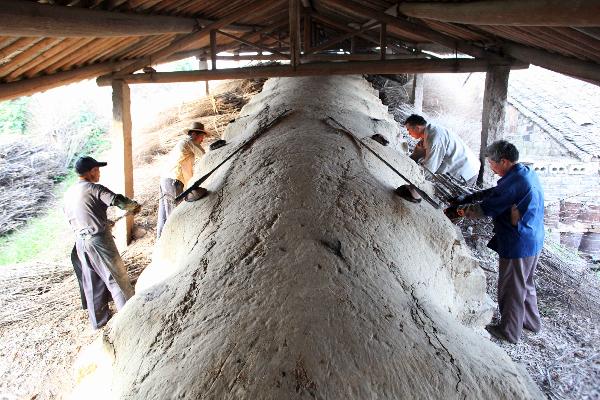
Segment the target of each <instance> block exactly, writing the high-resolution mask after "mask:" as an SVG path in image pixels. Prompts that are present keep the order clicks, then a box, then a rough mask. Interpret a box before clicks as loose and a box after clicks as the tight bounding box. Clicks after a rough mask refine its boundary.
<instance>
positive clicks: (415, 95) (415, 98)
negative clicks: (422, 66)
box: [410, 74, 425, 114]
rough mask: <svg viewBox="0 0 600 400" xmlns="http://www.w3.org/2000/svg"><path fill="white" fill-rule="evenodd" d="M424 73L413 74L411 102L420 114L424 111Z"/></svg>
mask: <svg viewBox="0 0 600 400" xmlns="http://www.w3.org/2000/svg"><path fill="white" fill-rule="evenodd" d="M424 78H425V77H424V75H423V74H414V75H413V86H412V91H411V93H410V102H411V103H412V105H413V106H414V108H415V113H417V114H420V113H421V112H423V80H424Z"/></svg>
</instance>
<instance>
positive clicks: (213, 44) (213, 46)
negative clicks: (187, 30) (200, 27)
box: [210, 29, 217, 71]
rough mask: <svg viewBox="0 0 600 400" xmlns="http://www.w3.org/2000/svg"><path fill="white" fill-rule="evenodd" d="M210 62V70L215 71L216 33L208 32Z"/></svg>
mask: <svg viewBox="0 0 600 400" xmlns="http://www.w3.org/2000/svg"><path fill="white" fill-rule="evenodd" d="M210 62H211V69H212V70H213V71H215V70H216V69H217V31H216V30H214V29H213V30H212V31H210Z"/></svg>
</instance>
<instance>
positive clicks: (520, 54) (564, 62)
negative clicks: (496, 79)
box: [502, 43, 600, 82]
mask: <svg viewBox="0 0 600 400" xmlns="http://www.w3.org/2000/svg"><path fill="white" fill-rule="evenodd" d="M502 50H503V51H504V53H505V54H508V55H510V56H511V57H514V58H515V59H517V60H521V61H524V62H527V63H530V64H534V65H538V66H540V67H543V68H547V69H549V70H552V71H556V72H560V73H561V74H566V75H571V76H574V77H577V78H581V79H585V80H590V81H594V82H600V64H597V63H594V62H590V61H583V60H580V59H577V58H572V57H565V56H561V55H559V54H553V53H549V52H547V51H545V50H540V49H535V48H533V47H528V46H522V45H520V44H516V43H506V44H504V45H502Z"/></svg>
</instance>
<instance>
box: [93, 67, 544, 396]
mask: <svg viewBox="0 0 600 400" xmlns="http://www.w3.org/2000/svg"><path fill="white" fill-rule="evenodd" d="M316 94H317V95H316ZM267 105H268V107H266V106H267ZM286 109H291V110H293V112H292V113H291V114H290V115H289V116H288V117H286V118H285V119H284V120H282V121H281V122H280V123H279V124H277V125H275V126H273V127H272V128H271V129H270V130H269V131H267V132H265V133H264V135H262V136H260V137H259V139H257V140H256V141H255V142H254V143H253V144H252V146H251V147H249V148H248V149H246V150H244V151H242V152H240V153H238V155H237V156H236V157H235V158H234V159H233V160H232V162H231V163H227V164H225V165H223V167H222V168H220V169H219V170H217V171H216V172H215V173H214V174H213V175H212V176H211V178H210V179H208V180H207V181H206V182H205V183H206V188H207V189H208V191H209V196H208V197H207V198H204V199H202V200H200V201H197V202H193V203H182V204H181V205H180V206H178V207H177V208H176V210H175V212H174V213H173V215H172V216H171V217H170V220H169V222H168V223H167V225H166V226H165V230H164V231H163V235H162V236H161V239H160V241H159V243H158V245H157V248H156V250H155V253H154V258H153V262H152V264H151V265H150V266H149V267H148V268H146V270H145V271H144V272H143V273H142V275H141V276H140V279H139V280H138V284H137V286H136V291H137V294H136V296H134V297H133V298H132V299H131V300H130V301H129V302H128V303H127V305H126V307H124V309H123V310H121V311H120V312H119V313H118V314H117V315H116V317H115V318H114V319H113V322H112V326H111V328H110V330H109V331H108V335H109V339H110V342H111V343H112V347H113V349H114V363H113V366H112V369H113V370H112V376H113V379H112V382H110V383H111V388H112V393H113V394H114V397H116V398H122V399H144V400H146V399H165V398H185V399H197V398H206V399H309V398H318V399H371V398H380V399H393V398H415V399H430V398H448V399H461V398H465V397H468V398H474V399H475V398H504V399H534V398H540V393H539V391H537V390H536V388H535V387H534V386H532V385H531V384H530V383H531V381H530V378H529V377H528V376H527V375H524V374H523V373H522V372H521V369H519V367H518V366H516V365H515V364H513V363H512V362H511V361H510V359H509V358H508V356H507V355H506V354H505V353H504V352H503V351H502V350H501V349H499V348H498V347H497V346H495V345H494V344H493V343H492V342H491V341H489V340H488V339H487V338H486V337H485V333H484V331H483V326H484V324H485V323H487V322H489V318H490V317H491V311H492V303H491V301H490V299H489V298H488V297H487V296H486V294H485V277H484V275H483V273H482V272H481V271H480V269H479V268H478V266H477V264H476V262H475V261H474V260H473V258H472V257H471V256H470V254H469V252H468V250H467V248H466V246H465V245H464V243H463V242H462V240H461V238H460V237H457V232H456V230H455V229H454V227H453V226H452V224H451V223H450V222H449V221H448V220H447V219H446V218H445V217H444V215H443V213H442V212H441V211H439V210H435V209H433V208H432V207H431V206H430V205H429V204H427V203H426V202H421V203H420V204H413V203H410V204H408V203H406V202H404V201H402V200H401V199H400V198H398V197H397V196H396V195H394V192H393V190H394V188H396V187H397V186H399V185H401V184H403V183H404V182H403V181H402V179H400V178H399V177H398V176H397V175H396V174H394V173H393V172H392V171H391V170H390V169H388V168H387V167H386V166H385V165H383V164H382V163H381V161H379V160H378V159H376V158H375V157H374V156H373V155H371V154H370V153H368V152H364V151H360V150H359V149H357V148H356V147H355V145H353V144H352V143H351V141H349V138H348V137H347V136H346V135H342V134H338V133H336V132H335V130H333V129H331V127H329V126H327V125H325V124H323V122H322V120H323V119H325V118H326V117H327V116H331V117H333V118H335V120H336V121H339V122H340V123H341V124H343V125H344V126H345V127H347V128H348V129H350V130H351V131H352V132H355V133H356V134H357V136H358V137H359V139H360V140H363V141H368V140H371V139H370V136H371V135H373V134H376V133H377V134H380V135H382V136H384V137H386V138H387V139H388V140H389V141H390V144H389V145H388V146H385V147H384V146H381V145H379V144H373V146H378V147H377V151H378V152H379V153H380V154H381V156H382V157H384V158H385V159H386V160H387V161H389V162H390V163H391V164H392V165H393V166H394V168H396V169H398V170H399V171H401V172H402V174H403V175H405V176H407V177H410V179H411V180H412V181H414V182H415V183H416V184H418V185H419V186H420V187H423V188H425V190H431V187H430V186H429V185H428V184H427V183H426V181H425V180H424V177H423V173H422V171H421V170H420V169H419V168H418V167H417V166H416V165H415V163H414V162H412V160H410V159H409V158H408V157H407V156H406V155H405V154H404V153H403V152H402V149H404V148H406V146H405V143H404V142H403V141H402V140H401V139H400V138H399V128H398V126H397V124H396V123H395V122H394V121H393V118H392V116H391V115H389V114H388V112H387V109H386V107H384V106H383V105H382V104H381V102H380V101H379V99H378V98H377V93H376V91H375V90H374V89H373V88H371V87H370V86H369V84H368V83H367V82H366V81H365V80H364V79H362V77H360V76H346V77H337V76H333V77H320V78H313V77H311V78H295V79H288V78H281V79H270V80H268V81H267V82H266V83H265V85H264V89H263V92H261V93H260V94H258V95H256V96H255V97H254V98H253V99H252V100H251V101H250V102H249V103H248V104H247V105H246V106H245V107H244V108H243V110H242V112H241V114H240V117H239V118H237V119H236V121H235V122H233V123H231V124H230V125H229V127H228V129H227V131H226V132H225V134H224V139H226V140H227V142H228V143H229V144H228V146H231V147H229V149H227V148H225V150H223V151H221V150H217V151H215V152H208V153H207V154H206V156H205V157H204V159H203V160H202V162H201V165H200V169H199V171H197V175H201V172H202V171H207V170H210V169H211V168H212V167H214V166H215V165H217V164H218V163H219V162H220V160H222V159H223V158H224V157H226V156H227V154H229V152H230V151H232V150H233V149H235V148H237V146H238V145H239V144H240V143H243V142H244V141H245V140H248V139H249V138H250V137H251V136H252V135H253V133H254V132H256V131H257V130H258V129H259V128H260V126H264V124H265V123H267V122H268V121H270V120H271V118H273V116H275V115H278V114H279V113H281V112H282V111H283V110H286ZM369 143H370V144H371V142H369ZM373 143H375V142H373ZM228 146H227V147H228ZM490 360H494V362H490ZM102 383H103V385H105V386H106V385H107V383H106V382H102Z"/></svg>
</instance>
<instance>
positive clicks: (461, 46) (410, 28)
mask: <svg viewBox="0 0 600 400" xmlns="http://www.w3.org/2000/svg"><path fill="white" fill-rule="evenodd" d="M322 1H323V2H324V3H325V4H327V5H328V6H331V7H333V8H336V9H338V10H340V11H343V12H347V13H351V14H353V15H361V16H363V17H365V16H366V17H368V18H373V19H375V20H378V21H380V22H385V23H386V24H388V25H389V26H393V27H395V28H397V29H400V30H404V31H407V32H410V33H412V34H416V35H419V36H421V37H423V38H424V39H427V40H431V41H432V42H434V43H439V44H441V45H443V46H446V47H448V48H450V49H452V50H455V51H459V52H461V53H463V54H468V55H470V56H473V57H477V58H487V59H490V60H494V61H497V62H501V61H502V57H500V56H498V55H496V54H494V53H491V52H488V51H486V50H484V49H482V48H480V47H477V46H474V45H472V44H469V43H466V42H463V41H459V40H456V39H454V38H452V37H450V36H447V35H444V34H442V33H439V32H437V31H435V30H433V29H430V28H428V27H427V26H425V25H422V24H418V23H415V22H411V21H408V20H407V19H405V18H399V17H395V16H393V15H390V14H386V13H384V12H381V11H376V10H373V9H371V8H368V7H365V6H363V5H361V4H359V3H357V2H354V1H352V0H322Z"/></svg>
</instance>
